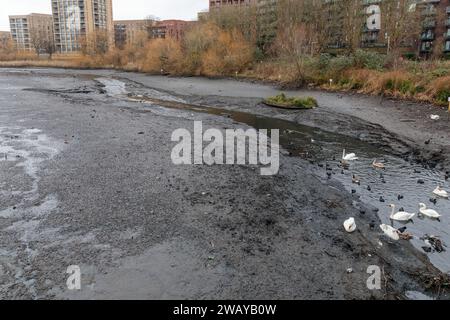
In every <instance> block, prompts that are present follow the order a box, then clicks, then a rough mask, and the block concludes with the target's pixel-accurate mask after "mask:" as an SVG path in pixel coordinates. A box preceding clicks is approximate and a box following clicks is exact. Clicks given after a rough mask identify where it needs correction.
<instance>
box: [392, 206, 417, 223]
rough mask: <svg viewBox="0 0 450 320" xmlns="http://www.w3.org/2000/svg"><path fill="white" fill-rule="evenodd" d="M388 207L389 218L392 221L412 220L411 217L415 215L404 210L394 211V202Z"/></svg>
mask: <svg viewBox="0 0 450 320" xmlns="http://www.w3.org/2000/svg"><path fill="white" fill-rule="evenodd" d="M389 207H391V208H392V213H391V215H390V218H391V220H394V221H400V222H408V221H410V220H412V218H414V216H415V215H416V214H415V213H408V212H404V211H400V212H397V213H396V212H395V205H394V204H390V205H389Z"/></svg>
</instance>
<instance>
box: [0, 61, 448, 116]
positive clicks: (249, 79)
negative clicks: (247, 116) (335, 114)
mask: <svg viewBox="0 0 450 320" xmlns="http://www.w3.org/2000/svg"><path fill="white" fill-rule="evenodd" d="M39 62H42V63H39ZM6 68H17V69H20V68H37V69H40V68H46V69H48V68H50V69H67V70H111V71H120V72H130V73H140V74H145V75H149V76H160V75H165V76H168V77H174V78H183V77H184V78H206V79H211V80H234V81H242V82H246V83H254V84H261V85H271V86H274V87H276V88H278V89H279V90H280V91H283V90H300V89H302V90H304V89H309V90H311V89H312V90H320V91H324V92H334V93H346V94H360V95H363V96H372V97H376V96H380V97H387V98H390V99H395V100H398V101H409V102H414V103H423V104H433V105H435V106H436V107H445V106H446V104H442V103H439V102H438V101H436V100H432V99H425V100H424V99H418V98H416V97H399V96H397V95H394V94H392V93H391V92H389V91H386V90H385V91H383V92H381V93H379V94H371V93H366V92H362V91H361V90H356V89H348V88H341V87H338V86H336V85H334V86H332V87H330V86H327V85H320V84H318V83H314V82H310V83H309V84H308V85H306V86H299V85H297V84H296V83H295V82H283V81H277V80H271V79H265V78H261V77H257V76H251V75H249V74H246V73H244V74H240V75H237V76H233V75H223V76H207V75H194V74H170V73H165V74H161V73H152V72H145V71H141V70H139V69H138V68H123V67H114V66H99V67H91V66H89V67H86V66H82V65H76V64H72V63H71V62H70V61H67V60H65V61H55V60H49V61H42V60H40V61H27V60H24V61H21V60H19V61H0V70H1V69H6ZM449 110H450V105H449Z"/></svg>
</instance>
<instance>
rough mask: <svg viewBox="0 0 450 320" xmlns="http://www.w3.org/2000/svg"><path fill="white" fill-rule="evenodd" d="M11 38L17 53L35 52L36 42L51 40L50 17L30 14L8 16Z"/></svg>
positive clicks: (51, 27) (51, 22)
mask: <svg viewBox="0 0 450 320" xmlns="http://www.w3.org/2000/svg"><path fill="white" fill-rule="evenodd" d="M9 25H10V29H11V38H12V39H13V41H14V45H15V46H16V49H17V50H19V51H32V50H35V47H36V43H37V41H41V40H47V41H52V39H53V19H52V15H49V14H40V13H32V14H29V15H19V16H9Z"/></svg>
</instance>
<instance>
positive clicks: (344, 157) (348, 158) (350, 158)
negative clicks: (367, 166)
mask: <svg viewBox="0 0 450 320" xmlns="http://www.w3.org/2000/svg"><path fill="white" fill-rule="evenodd" d="M342 160H343V161H354V160H358V157H357V156H356V154H354V153H349V154H346V153H345V149H344V150H343V151H342Z"/></svg>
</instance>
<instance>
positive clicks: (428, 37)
mask: <svg viewBox="0 0 450 320" xmlns="http://www.w3.org/2000/svg"><path fill="white" fill-rule="evenodd" d="M420 39H422V40H425V41H426V40H434V34H433V33H426V34H422V35H421V36H420Z"/></svg>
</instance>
